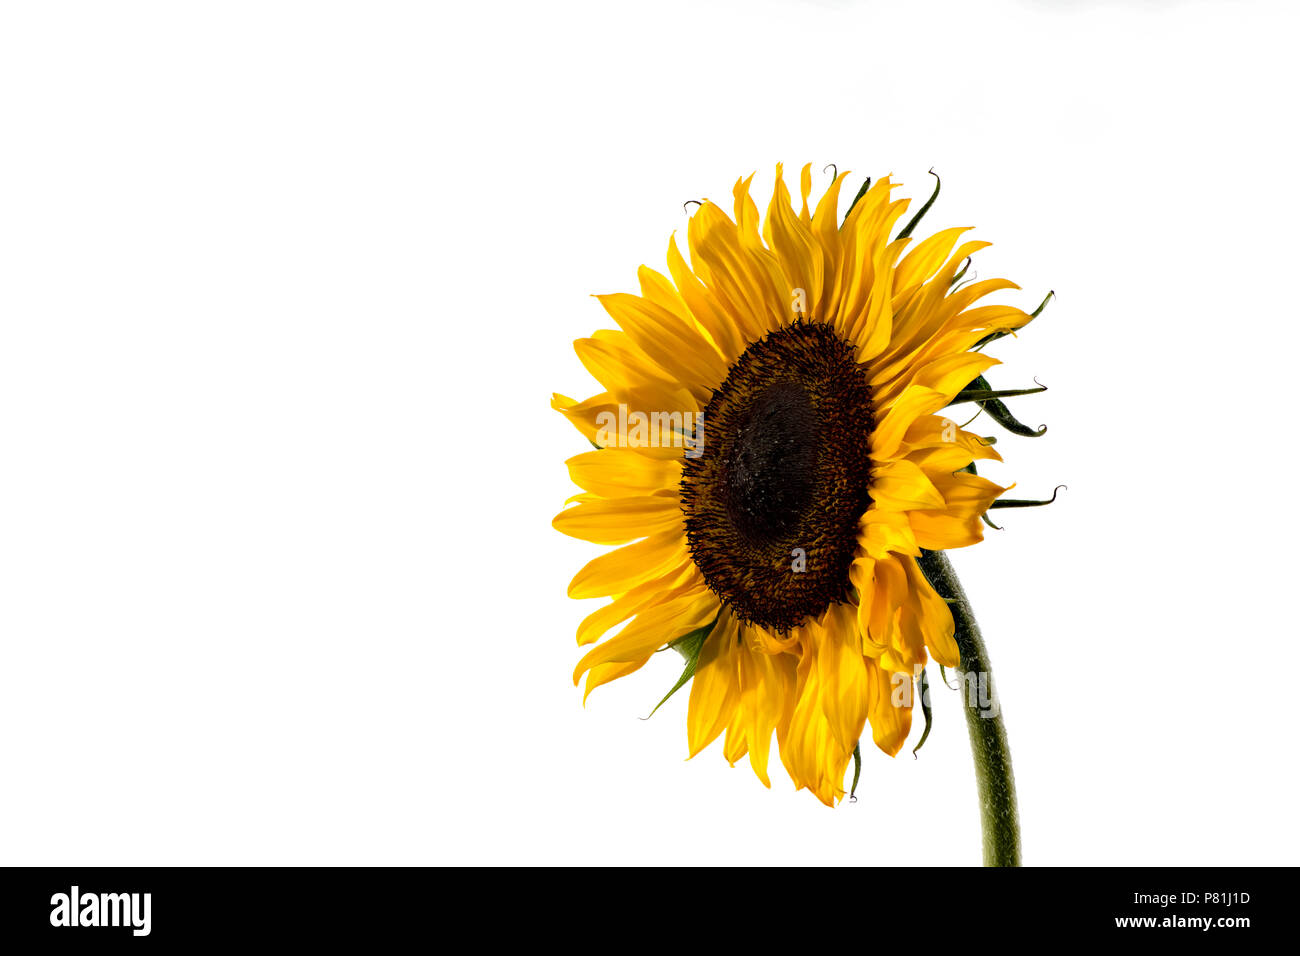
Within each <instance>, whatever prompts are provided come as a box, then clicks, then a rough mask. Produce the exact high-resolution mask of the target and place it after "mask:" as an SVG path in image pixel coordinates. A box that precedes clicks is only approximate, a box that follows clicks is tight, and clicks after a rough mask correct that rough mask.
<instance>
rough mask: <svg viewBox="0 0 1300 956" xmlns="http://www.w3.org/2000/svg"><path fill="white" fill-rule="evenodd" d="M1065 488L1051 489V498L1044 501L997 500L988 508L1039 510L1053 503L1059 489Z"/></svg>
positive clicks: (1061, 486)
mask: <svg viewBox="0 0 1300 956" xmlns="http://www.w3.org/2000/svg"><path fill="white" fill-rule="evenodd" d="M1065 487H1066V486H1065V485H1057V486H1056V487H1055V488H1053V489H1052V497H1050V498H1048V499H1047V500H1046V501H1038V500H1035V499H1032V498H999V499H998V500H997V501H995V502H993V504H991V505H989V508H990V509H992V508H1041V507H1043V505H1050V504H1051V503H1052V502H1054V501H1055V500H1056V496H1057V495H1058V494H1060V491H1061V489H1062V488H1065Z"/></svg>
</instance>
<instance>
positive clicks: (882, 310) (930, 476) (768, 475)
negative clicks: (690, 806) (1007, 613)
mask: <svg viewBox="0 0 1300 956" xmlns="http://www.w3.org/2000/svg"><path fill="white" fill-rule="evenodd" d="M846 175H847V173H846V174H841V175H838V176H836V178H835V180H834V182H833V183H832V184H831V186H830V188H829V189H828V190H827V191H826V193H825V194H824V195H823V196H822V197H821V199H820V201H819V202H818V203H817V205H816V210H815V211H813V212H810V211H809V205H808V199H809V195H810V192H811V184H812V177H811V171H810V168H809V167H807V166H805V167H804V169H803V171H802V175H801V193H802V197H803V201H802V204H801V207H800V208H799V209H798V210H797V211H796V210H795V209H794V208H793V206H792V201H791V197H790V193H789V191H788V190H787V188H786V186H785V184H784V182H783V180H782V174H781V167H780V166H778V167H777V173H776V188H775V191H774V193H773V195H772V199H771V202H770V203H769V204H768V208H767V215H766V217H765V218H763V219H762V221H761V224H760V215H759V210H758V207H757V206H756V205H755V203H754V201H753V199H751V198H750V195H749V187H750V182H751V180H752V177H750V179H744V180H741V181H739V182H738V183H737V184H736V187H735V191H734V197H735V202H734V213H733V216H732V217H729V216H728V215H727V214H726V213H725V212H724V211H723V210H722V209H721V208H720V207H719V206H717V205H715V204H714V203H712V202H704V203H703V204H701V205H700V206H699V208H698V209H697V210H696V211H695V213H694V215H693V216H692V217H691V219H690V224H689V226H688V228H687V244H688V247H689V251H690V261H689V263H688V262H687V260H686V258H685V257H684V256H683V255H682V253H681V252H680V251H679V249H678V246H677V243H676V240H675V238H674V239H672V240H670V241H669V244H668V272H669V276H664V275H661V274H660V273H658V272H655V271H653V270H651V269H648V268H646V267H644V266H642V267H641V269H640V271H639V273H638V275H639V278H640V286H641V289H640V295H629V294H615V295H602V296H598V297H597V298H598V299H599V300H600V302H601V304H602V305H603V306H604V307H605V309H606V310H607V311H608V312H609V314H610V316H611V317H612V318H613V319H614V321H615V323H617V325H618V327H619V328H618V330H601V331H598V332H596V333H594V334H593V335H592V337H591V338H586V339H579V340H578V341H577V342H576V343H575V347H576V349H577V353H578V357H579V358H580V359H581V360H582V363H583V364H584V365H585V366H586V368H587V369H588V371H590V373H591V374H592V375H593V376H594V377H595V378H596V379H597V381H598V382H599V383H600V385H601V387H602V388H603V391H601V392H600V393H599V394H597V395H595V396H593V397H591V398H588V399H587V400H586V401H581V402H579V401H574V400H572V399H569V398H567V397H565V396H562V395H556V396H555V397H554V398H553V400H552V406H553V407H554V408H556V409H558V410H559V411H560V412H561V413H562V414H564V415H565V416H566V417H567V418H568V419H569V421H571V422H572V423H573V424H574V425H575V426H576V427H577V428H578V430H579V431H580V432H582V434H583V435H584V436H586V437H587V438H588V439H589V440H590V441H591V442H592V443H593V444H594V445H595V446H596V448H597V450H593V451H588V452H586V453H583V454H580V455H577V456H576V457H574V458H571V459H569V461H568V467H569V472H570V475H571V476H572V478H573V481H574V482H575V483H576V484H577V485H578V487H579V488H581V489H582V492H581V493H580V494H578V495H576V496H575V497H574V498H573V499H571V501H570V502H569V504H570V505H571V507H567V508H566V509H565V510H564V511H561V512H560V513H559V514H558V515H557V516H556V517H555V520H554V525H555V527H556V528H557V529H558V530H559V531H562V532H564V533H565V534H568V535H572V536H573V537H576V538H581V539H583V540H586V541H591V542H594V543H597V544H606V545H619V546H620V547H618V548H616V549H614V550H612V551H609V552H608V553H606V554H603V555H601V556H599V557H597V558H595V559H594V560H592V561H591V562H589V563H588V564H587V565H586V566H585V567H584V568H582V570H581V571H579V572H578V574H577V575H576V576H575V577H574V579H573V582H572V584H570V586H569V594H570V596H572V597H575V598H604V597H612V598H613V600H612V601H611V602H610V603H606V604H604V605H603V606H601V607H599V608H598V609H597V610H595V611H594V612H592V613H591V614H590V615H589V616H587V617H586V618H585V619H584V620H583V621H582V623H581V624H580V625H579V627H578V643H579V644H580V645H583V646H587V645H594V646H592V647H591V648H590V650H588V651H587V653H586V654H585V656H583V658H582V660H581V661H580V662H579V664H578V667H577V670H576V671H575V673H574V682H575V683H578V682H579V681H580V680H581V679H582V677H583V675H585V676H586V691H587V693H590V692H591V690H592V689H593V688H595V687H598V686H599V685H601V684H603V683H606V682H608V681H610V680H613V679H614V678H617V677H622V676H624V675H626V674H630V673H632V672H633V671H635V670H637V669H639V668H640V667H641V666H642V665H644V664H645V662H646V661H647V660H648V659H649V657H650V655H651V654H653V653H654V652H655V651H657V650H659V649H661V648H663V647H664V646H665V645H672V646H676V647H678V649H679V650H682V651H683V653H684V655H685V656H686V657H687V660H688V666H687V671H688V674H693V680H692V683H691V691H690V706H689V711H688V717H687V737H688V743H689V750H690V754H691V755H692V756H694V755H695V754H696V753H698V752H699V751H700V750H702V749H703V748H705V747H706V746H708V745H709V744H710V743H711V742H712V741H713V740H715V739H716V738H717V737H718V736H719V735H721V734H723V733H724V732H725V734H726V738H725V742H724V749H723V753H724V755H725V756H726V758H727V760H728V761H730V762H731V763H733V764H734V763H735V762H736V761H738V760H739V759H741V758H742V757H743V756H745V755H746V754H748V755H749V760H750V763H751V765H752V767H753V769H754V772H755V773H756V774H757V775H758V777H759V778H760V779H761V780H762V781H763V783H764V784H767V785H770V781H769V777H768V756H769V751H770V748H771V739H772V736H773V734H774V733H775V735H776V738H777V743H778V748H779V753H780V756H781V762H782V763H783V764H784V766H785V768H786V770H787V772H788V773H789V774H790V777H791V779H792V780H793V781H794V782H795V784H796V786H798V787H800V788H804V787H806V788H808V789H809V790H811V791H812V792H813V793H814V794H816V795H817V797H818V798H819V799H820V800H822V801H823V802H824V803H826V804H828V805H833V804H834V803H835V801H836V800H838V799H839V798H840V797H841V796H843V794H844V780H845V773H846V769H847V766H848V763H849V760H850V759H851V758H852V756H853V754H854V752H855V750H856V748H857V746H858V742H859V738H860V737H861V736H862V733H863V730H864V728H865V727H866V726H867V725H868V724H869V725H870V728H871V730H870V733H871V739H872V740H873V741H874V742H875V744H876V745H877V746H878V747H879V748H880V749H881V750H883V751H884V752H885V753H887V754H890V755H891V756H892V755H894V754H896V753H898V751H899V750H900V748H901V747H902V746H903V743H904V741H905V739H906V738H907V735H908V732H909V730H910V728H911V704H912V693H911V691H912V685H913V681H914V680H915V679H916V678H917V676H918V675H919V674H920V671H921V668H922V667H923V666H924V665H925V664H926V662H927V661H928V660H930V659H933V660H935V661H937V662H939V663H940V664H943V665H945V666H949V667H955V666H957V665H958V664H959V654H958V649H957V644H956V643H955V641H954V638H953V618H952V614H951V613H950V612H949V609H948V606H947V604H946V603H945V601H944V600H943V599H942V598H940V597H939V595H938V594H936V593H935V590H934V588H933V587H931V585H930V583H929V582H928V581H927V579H926V577H925V576H924V575H923V574H922V572H921V570H920V567H919V566H918V564H917V558H918V557H920V556H921V554H922V549H923V548H924V549H930V550H942V549H947V548H959V547H964V546H966V545H970V544H974V543H976V542H977V541H980V540H981V539H982V537H983V527H982V522H981V518H982V517H983V516H984V514H985V512H986V511H987V509H988V508H989V507H990V505H991V504H992V503H993V502H994V500H995V499H997V498H998V496H999V495H1001V494H1002V493H1003V492H1004V491H1006V489H1005V488H1003V487H1001V486H999V485H996V484H994V483H993V482H991V481H989V480H987V479H985V478H982V477H979V476H978V475H976V474H974V468H973V463H974V461H975V460H976V459H999V456H998V453H997V452H996V451H994V449H993V448H992V447H991V443H990V442H989V441H987V440H986V439H982V438H980V437H979V436H977V435H974V434H971V433H970V432H967V431H965V430H963V429H962V428H960V427H959V426H957V425H956V424H955V423H954V422H953V421H952V420H951V419H949V418H947V417H946V416H944V415H943V414H941V410H942V409H944V408H945V407H946V406H948V405H949V404H950V403H952V401H953V399H954V398H955V397H957V396H958V393H959V392H962V390H963V389H967V388H970V387H971V386H972V383H978V382H981V381H982V380H981V376H982V374H983V373H984V372H985V371H986V370H987V369H988V368H989V367H990V366H992V365H994V364H997V361H996V359H993V358H991V357H989V356H987V355H985V354H983V353H982V352H979V351H972V349H974V348H975V347H976V346H979V345H981V344H982V343H984V342H986V341H988V340H990V339H992V338H996V337H998V336H1000V335H1003V334H1006V333H1008V332H1011V331H1013V330H1015V329H1017V328H1019V327H1021V326H1023V325H1024V324H1025V323H1027V322H1028V321H1030V319H1031V318H1032V316H1031V315H1030V314H1029V313H1026V312H1024V311H1022V310H1021V309H1018V308H1014V307H1012V306H1002V305H995V306H987V305H986V306H980V307H976V306H975V303H976V302H977V301H978V300H980V299H982V298H983V297H984V296H986V295H988V294H989V293H992V292H995V291H998V290H1001V289H1016V288H1018V287H1017V286H1016V285H1015V284H1014V283H1012V282H1009V281H1007V280H1005V279H985V280H982V281H979V282H974V283H970V284H967V285H964V286H960V285H958V280H959V277H960V276H959V271H958V270H959V269H960V268H961V266H962V264H963V262H966V261H967V259H968V257H969V256H971V255H972V254H973V253H975V252H976V251H978V250H980V249H982V248H984V247H985V246H987V245H988V243H985V242H976V241H965V242H963V241H961V240H962V236H963V234H964V233H965V232H967V229H964V228H954V229H945V230H943V231H941V232H938V233H936V234H934V235H932V236H930V237H929V238H927V239H924V240H921V241H919V242H915V241H913V240H912V239H911V237H910V233H911V226H913V225H915V220H913V222H912V223H910V224H909V226H908V227H907V228H904V229H903V230H901V232H900V234H899V235H898V236H897V237H895V238H892V239H891V235H892V234H893V233H894V231H895V227H896V225H897V224H898V222H899V220H900V218H901V217H902V216H903V214H904V212H905V211H906V210H907V207H908V200H907V199H895V198H894V197H893V195H892V193H893V191H894V189H895V188H896V186H895V184H892V183H891V182H890V181H889V178H888V177H885V178H884V179H881V180H879V181H878V182H876V183H875V184H874V185H869V188H868V186H864V187H863V190H862V191H861V192H860V193H859V194H858V196H857V199H856V200H855V201H854V202H853V203H852V205H851V208H850V210H849V212H848V214H847V215H846V216H845V217H844V219H843V221H842V222H841V221H840V218H839V207H840V188H841V186H842V184H843V182H844V178H845V176H846ZM868 182H869V181H868ZM927 206H928V204H927ZM923 211H924V210H923ZM918 218H919V216H918ZM624 622H628V623H626V626H624V627H622V629H621V630H619V631H618V632H617V633H616V634H615V635H614V636H612V637H608V638H605V639H604V640H602V638H603V637H604V635H606V634H607V633H609V632H610V631H611V630H614V629H615V628H618V627H619V626H620V625H623V624H624Z"/></svg>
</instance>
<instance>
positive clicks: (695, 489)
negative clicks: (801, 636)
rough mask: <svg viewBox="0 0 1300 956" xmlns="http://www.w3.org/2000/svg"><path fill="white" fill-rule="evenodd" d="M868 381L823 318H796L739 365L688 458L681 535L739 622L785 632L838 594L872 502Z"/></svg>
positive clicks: (844, 591)
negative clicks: (815, 320) (860, 524)
mask: <svg viewBox="0 0 1300 956" xmlns="http://www.w3.org/2000/svg"><path fill="white" fill-rule="evenodd" d="M872 424H873V420H872V405H871V389H870V387H869V386H868V385H867V378H866V373H865V371H864V369H863V367H862V366H860V365H859V364H858V363H857V361H856V360H855V358H854V354H853V348H852V347H851V346H850V345H849V344H848V343H847V342H845V341H844V340H843V339H841V338H840V337H839V336H838V335H837V334H836V333H835V331H834V329H832V328H831V326H829V325H825V324H821V323H809V322H797V323H795V324H794V325H791V326H787V327H786V328H783V329H781V330H779V331H776V332H772V333H770V334H768V335H767V336H766V337H764V338H763V339H761V340H759V341H758V342H755V343H754V344H753V345H751V346H750V347H749V348H748V349H747V350H746V351H745V353H744V354H743V355H741V357H740V358H739V359H738V360H737V361H736V364H735V365H733V366H732V367H731V370H730V371H729V372H728V374H727V379H726V381H724V382H723V383H722V385H721V387H719V388H718V389H717V391H715V392H714V393H713V398H712V400H711V401H710V402H709V404H708V406H707V407H706V408H705V410H704V421H703V444H702V447H701V449H700V454H699V455H698V456H697V457H689V456H688V457H686V458H685V465H684V468H683V472H682V484H681V491H682V508H683V510H684V511H685V513H686V538H687V541H688V543H689V545H690V549H691V555H692V557H693V558H694V560H695V564H696V566H697V567H699V569H700V571H701V573H702V574H703V575H704V579H705V581H706V582H707V583H708V585H709V587H710V588H712V589H713V591H714V592H715V593H716V594H717V595H718V597H719V598H720V599H721V600H722V601H723V602H724V603H726V604H727V605H729V606H730V607H731V608H732V610H733V611H734V612H735V613H736V614H737V615H738V616H739V617H740V618H741V619H742V620H744V621H747V622H749V623H751V624H757V625H760V626H763V627H767V628H770V629H772V630H777V631H784V630H788V629H790V628H792V627H794V626H796V625H798V624H801V623H802V622H803V621H804V620H806V619H807V618H809V617H812V616H815V615H818V614H820V613H821V612H822V611H824V610H825V609H826V608H827V607H828V606H829V605H831V604H832V603H835V602H837V601H843V600H844V599H845V598H847V597H848V592H849V567H850V565H851V564H852V563H853V557H854V553H855V551H856V549H857V533H858V521H859V519H860V518H861V517H862V514H863V512H865V511H866V510H867V506H868V505H869V504H870V502H871V495H870V492H869V486H870V480H871V475H870V471H871V460H870V458H869V457H868V454H867V443H868V439H869V437H870V435H871V428H872Z"/></svg>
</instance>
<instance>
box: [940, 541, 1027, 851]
mask: <svg viewBox="0 0 1300 956" xmlns="http://www.w3.org/2000/svg"><path fill="white" fill-rule="evenodd" d="M919 563H920V565H921V570H922V571H923V572H925V576H926V577H927V578H928V579H929V580H930V583H931V584H933V585H934V588H935V590H936V591H938V592H939V596H940V597H942V598H943V599H944V600H946V601H947V602H948V606H949V607H950V608H951V609H952V618H953V622H954V623H955V624H956V635H955V636H956V640H957V648H958V650H959V651H960V652H961V667H960V668H959V673H960V674H961V678H962V680H961V684H962V692H963V697H964V700H963V701H962V704H963V708H964V709H965V711H966V729H967V731H968V732H969V733H970V746H971V754H972V755H973V756H974V758H975V783H976V786H977V787H978V789H979V798H980V820H981V823H982V825H983V828H984V865H985V866H1019V865H1020V818H1019V814H1018V813H1017V811H1016V781H1015V777H1014V776H1013V774H1012V772H1011V749H1010V747H1009V746H1008V745H1007V729H1006V727H1005V725H1003V723H1002V708H1001V706H1000V705H999V703H998V696H997V690H996V689H995V687H994V684H993V669H992V667H991V666H990V664H989V655H988V651H987V650H986V649H985V647H984V639H983V638H982V637H981V636H980V629H979V625H978V624H977V623H976V622H975V613H974V612H973V611H972V610H971V606H970V600H969V599H968V598H967V597H966V592H965V591H963V590H962V587H961V582H960V581H958V580H957V573H956V572H955V571H954V570H953V567H952V562H950V561H949V560H948V556H947V555H945V554H944V553H943V552H942V551H922V552H921V557H920V559H919Z"/></svg>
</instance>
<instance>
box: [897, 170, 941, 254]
mask: <svg viewBox="0 0 1300 956" xmlns="http://www.w3.org/2000/svg"><path fill="white" fill-rule="evenodd" d="M930 175H931V176H933V177H934V192H932V193H931V194H930V198H929V199H928V200H927V201H926V204H925V205H924V206H922V207H921V208H920V209H918V210H917V212H916V215H915V216H913V217H912V219H911V221H909V222H908V224H907V225H906V226H904V227H903V231H902V232H900V233H899V234H898V238H899V239H906V238H907V237H908V236H910V235H911V234H912V230H913V229H915V228H916V227H917V225H918V224H919V223H920V222H921V217H922V216H924V215H925V214H926V213H927V212H929V211H930V207H931V206H933V205H934V201H935V200H936V199H938V198H939V187H940V186H942V185H943V182H942V181H941V180H940V179H939V174H938V173H936V172H935V171H934V170H933V169H931V170H930Z"/></svg>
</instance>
